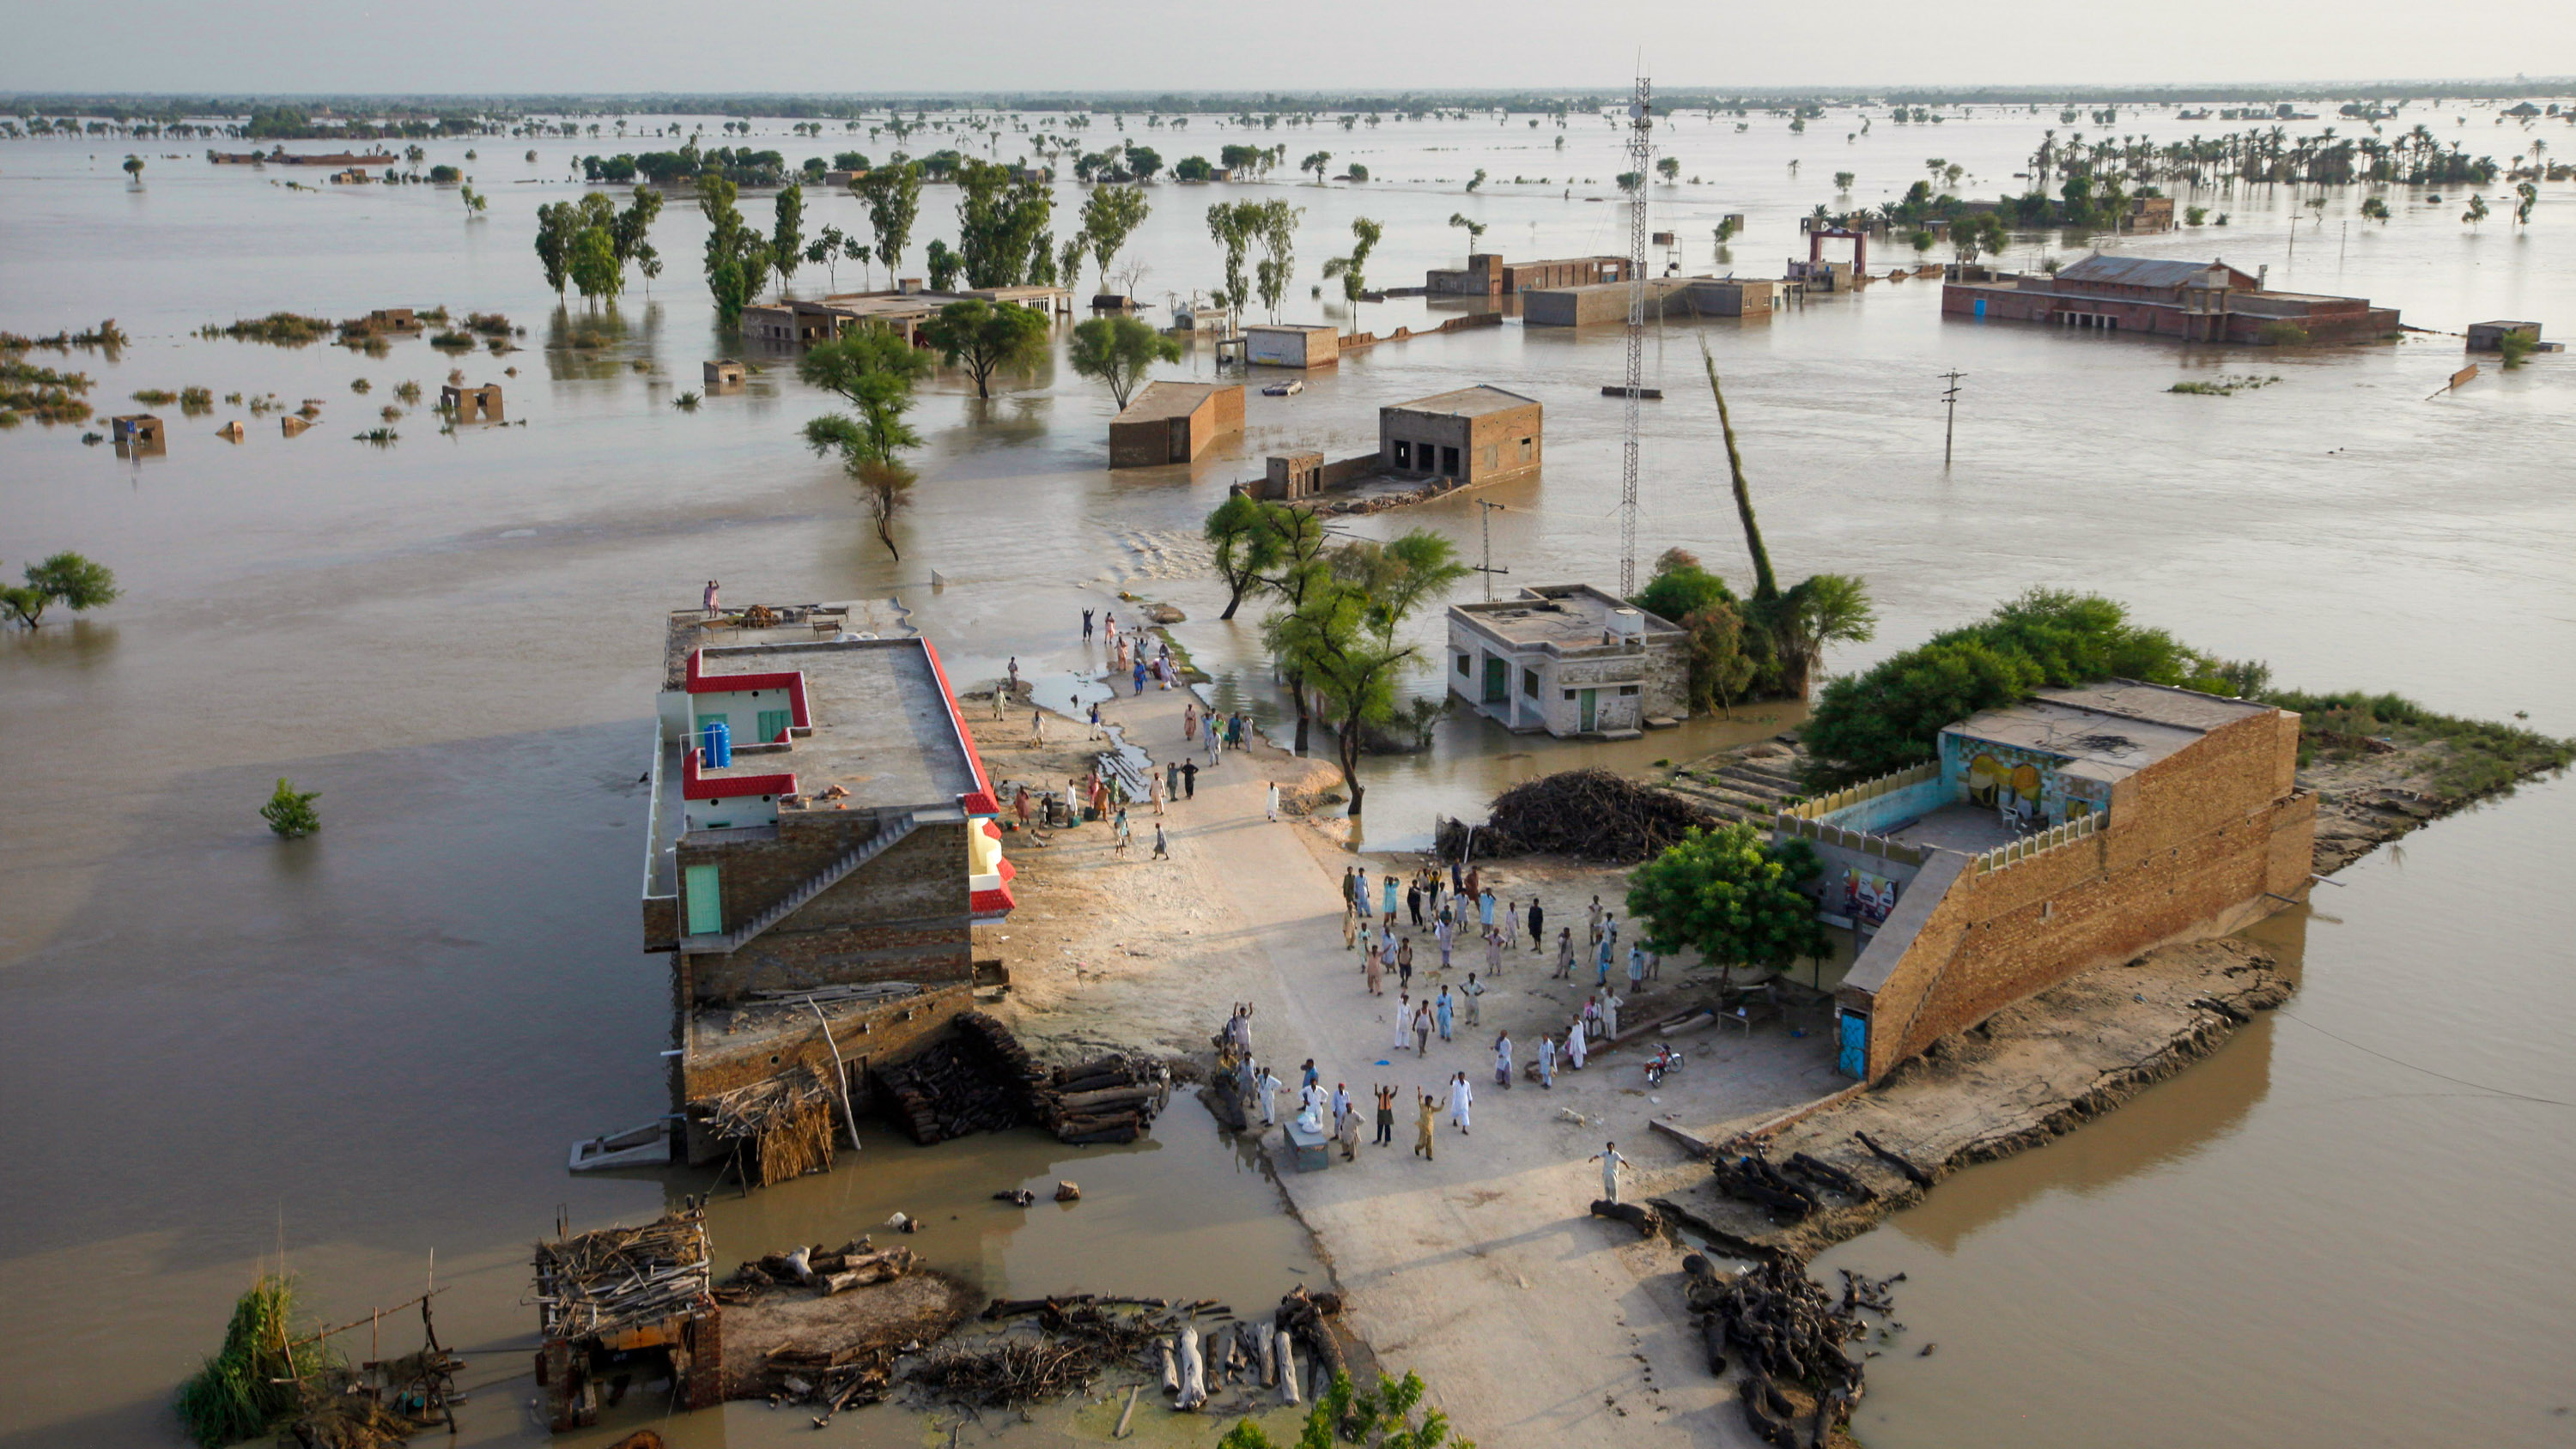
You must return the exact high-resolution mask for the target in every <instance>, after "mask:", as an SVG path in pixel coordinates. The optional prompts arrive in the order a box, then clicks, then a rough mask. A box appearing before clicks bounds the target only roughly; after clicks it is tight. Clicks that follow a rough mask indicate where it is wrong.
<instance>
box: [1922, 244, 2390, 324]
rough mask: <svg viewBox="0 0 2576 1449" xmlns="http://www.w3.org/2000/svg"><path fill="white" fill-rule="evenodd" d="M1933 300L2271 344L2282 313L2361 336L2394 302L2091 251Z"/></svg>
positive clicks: (2020, 317) (2025, 317)
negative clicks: (2066, 263) (2053, 269)
mask: <svg viewBox="0 0 2576 1449" xmlns="http://www.w3.org/2000/svg"><path fill="white" fill-rule="evenodd" d="M1941 310H1942V311H1943V312H1945V313H1947V314H1949V315H1951V316H1954V317H1974V318H1978V319H1981V320H1983V319H1989V318H1991V319H1997V320H2007V321H2016V322H2046V323H2050V324H2052V325H2055V326H2059V327H2073V328H2082V329H2086V330H2104V331H2120V332H2149V333H2154V334H2157V335H2160V336H2165V337H2180V338H2182V339H2184V340H2185V341H2191V342H2232V343H2237V344H2240V345H2257V346H2261V345H2271V344H2273V343H2275V342H2277V341H2281V340H2291V341H2295V340H2297V339H2296V338H2288V339H2284V338H2283V337H2282V335H2281V334H2280V333H2279V332H2277V331H2270V332H2269V335H2267V330H2269V329H2272V328H2273V324H2275V323H2287V324H2289V325H2290V326H2292V327H2295V328H2297V329H2298V331H2299V332H2301V333H2303V334H2305V336H2306V339H2307V340H2308V341H2311V342H2366V341H2371V340H2374V339H2376V338H2380V337H2385V336H2387V335H2388V334H2390V333H2392V332H2395V331H2396V330H2397V329H2398V319H2397V311H2396V309H2395V308H2391V307H2373V306H2372V305H2370V303H2369V302H2368V301H2367V300H2365V299H2363V298H2360V297H2322V296H2314V295H2310V294H2308V293H2304V292H2275V291H2270V290H2268V289H2266V288H2265V287H2264V285H2263V279H2262V278H2261V277H2260V276H2249V275H2247V274H2246V273H2244V272H2241V271H2238V270H2237V269H2236V268H2234V267H2231V266H2229V265H2227V264H2226V263H2224V262H2185V261H2172V260H2166V259H2163V258H2156V257H2113V256H2091V257H2086V258H2085V259H2084V260H2082V261H2080V262H2077V263H2076V264H2075V265H2073V266H2071V267H2068V268H2066V269H2065V270H2064V271H2061V272H2059V273H2058V274H2056V275H2055V276H2053V277H2052V276H2048V275H2045V274H2040V273H2026V274H2013V273H2001V274H1994V275H1991V276H1990V277H1988V279H1986V280H1982V281H1965V280H1962V281H1955V282H1947V283H1944V284H1943V285H1942V288H1941Z"/></svg>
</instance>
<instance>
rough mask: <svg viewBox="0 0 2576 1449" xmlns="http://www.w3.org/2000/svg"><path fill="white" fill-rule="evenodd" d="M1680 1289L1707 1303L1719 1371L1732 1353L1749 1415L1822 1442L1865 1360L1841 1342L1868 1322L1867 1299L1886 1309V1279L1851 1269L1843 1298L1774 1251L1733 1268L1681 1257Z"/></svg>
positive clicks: (1779, 1430) (1766, 1426)
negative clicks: (1730, 1273) (1728, 1271)
mask: <svg viewBox="0 0 2576 1449" xmlns="http://www.w3.org/2000/svg"><path fill="white" fill-rule="evenodd" d="M1682 1266H1683V1270H1684V1272H1685V1274H1686V1275H1687V1276H1688V1281H1687V1283H1686V1284H1685V1286H1684V1292H1683V1296H1684V1299H1685V1301H1687V1302H1688V1303H1689V1304H1690V1306H1691V1307H1692V1309H1693V1310H1695V1311H1698V1312H1702V1313H1705V1314H1706V1315H1707V1318H1706V1319H1705V1320H1704V1322H1703V1325H1702V1326H1703V1330H1704V1332H1705V1333H1706V1335H1707V1338H1708V1354H1709V1364H1710V1369H1711V1371H1712V1372H1720V1373H1722V1372H1724V1370H1725V1367H1726V1361H1727V1359H1728V1358H1730V1357H1732V1358H1733V1359H1734V1361H1735V1364H1736V1367H1737V1369H1738V1371H1739V1372H1740V1373H1741V1375H1742V1379H1741V1385H1740V1387H1741V1390H1742V1398H1743V1404H1744V1416H1745V1421H1746V1423H1748V1424H1749V1425H1750V1426H1751V1427H1752V1429H1753V1432H1754V1433H1756V1434H1758V1435H1760V1436H1761V1437H1762V1438H1763V1440H1764V1441H1765V1442H1767V1443H1770V1444H1774V1445H1778V1446H1780V1449H1816V1446H1819V1445H1823V1444H1825V1443H1827V1442H1828V1441H1829V1440H1830V1437H1831V1435H1832V1433H1833V1431H1834V1430H1835V1429H1836V1428H1838V1427H1839V1426H1841V1425H1842V1424H1843V1423H1845V1422H1847V1421H1848V1420H1849V1418H1850V1417H1851V1406H1852V1404H1853V1402H1854V1401H1856V1400H1857V1399H1858V1398H1859V1397H1860V1394H1861V1378H1862V1369H1861V1362H1860V1361H1859V1360H1857V1359H1854V1358H1852V1357H1851V1356H1850V1355H1849V1354H1846V1353H1845V1352H1843V1348H1842V1346H1843V1345H1844V1344H1845V1343H1847V1342H1850V1341H1852V1340H1854V1339H1857V1338H1859V1337H1860V1336H1861V1334H1862V1333H1863V1332H1864V1331H1865V1326H1864V1325H1863V1324H1862V1322H1861V1320H1860V1316H1859V1315H1860V1311H1861V1310H1862V1309H1871V1310H1874V1311H1878V1312H1881V1313H1884V1312H1885V1311H1886V1307H1887V1304H1888V1298H1887V1287H1888V1283H1892V1282H1893V1281H1895V1280H1893V1279H1890V1280H1888V1281H1887V1282H1878V1283H1873V1282H1870V1280H1867V1279H1854V1278H1853V1277H1852V1276H1851V1275H1849V1274H1846V1275H1844V1289H1843V1302H1842V1303H1841V1304H1840V1305H1839V1306H1837V1305H1836V1304H1835V1303H1834V1301H1833V1300H1832V1299H1830V1298H1828V1297H1827V1296H1826V1295H1825V1291H1824V1288H1823V1287H1822V1285H1820V1284H1818V1283H1817V1282H1816V1280H1814V1279H1813V1278H1810V1277H1808V1276H1807V1271H1806V1268H1805V1267H1804V1265H1802V1264H1799V1263H1797V1262H1794V1261H1790V1260H1787V1259H1775V1260H1773V1261H1771V1262H1767V1263H1763V1264H1760V1265H1758V1266H1756V1267H1754V1268H1751V1269H1749V1270H1747V1271H1746V1272H1744V1273H1742V1274H1740V1275H1738V1276H1735V1277H1732V1278H1729V1277H1726V1276H1724V1275H1722V1274H1719V1273H1717V1272H1716V1271H1715V1270H1714V1268H1713V1267H1712V1266H1711V1265H1710V1264H1709V1263H1708V1261H1707V1260H1706V1259H1704V1258H1701V1257H1700V1256H1699V1255H1698V1254H1692V1255H1691V1256H1690V1257H1689V1258H1687V1259H1685V1260H1684V1261H1683V1265H1682Z"/></svg>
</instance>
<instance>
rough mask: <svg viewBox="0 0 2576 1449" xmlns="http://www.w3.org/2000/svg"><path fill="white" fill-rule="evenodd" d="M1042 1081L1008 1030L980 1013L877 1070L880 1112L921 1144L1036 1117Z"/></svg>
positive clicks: (1039, 1115) (1039, 1112)
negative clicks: (881, 1098) (882, 1099)
mask: <svg viewBox="0 0 2576 1449" xmlns="http://www.w3.org/2000/svg"><path fill="white" fill-rule="evenodd" d="M1042 1080H1043V1073H1041V1072H1040V1070H1039V1068H1038V1065H1037V1063H1035V1062H1033V1061H1031V1060H1030V1059H1029V1054H1028V1051H1027V1050H1026V1049H1025V1048H1023V1047H1022V1046H1021V1045H1020V1043H1019V1040H1018V1038H1016V1037H1014V1036H1012V1035H1011V1032H1010V1028H1008V1027H1006V1026H1004V1025H1002V1024H1001V1023H1000V1022H998V1021H995V1020H994V1019H993V1018H992V1017H990V1016H987V1015H985V1014H984V1013H983V1012H980V1011H970V1012H967V1013H966V1014H964V1015H963V1016H960V1017H958V1018H957V1021H956V1024H955V1027H954V1029H953V1030H951V1031H950V1032H949V1034H948V1036H947V1037H946V1039H944V1040H942V1041H939V1042H937V1043H935V1044H933V1045H932V1046H931V1047H929V1048H928V1049H927V1050H925V1051H923V1052H922V1053H921V1054H920V1055H918V1056H916V1057H914V1058H912V1059H911V1060H910V1061H907V1062H904V1063H902V1064H901V1065H899V1066H892V1067H887V1068H884V1069H883V1070H881V1071H879V1072H878V1073H877V1081H878V1084H879V1085H880V1086H882V1087H883V1088H884V1089H885V1094H886V1098H887V1103H886V1109H887V1110H886V1115H887V1116H888V1117H890V1118H892V1119H893V1121H894V1123H895V1125H896V1126H898V1127H900V1128H902V1129H903V1130H904V1131H905V1132H906V1133H907V1134H909V1135H910V1136H911V1138H912V1140H913V1141H915V1142H918V1143H920V1144H922V1145H923V1146H925V1147H927V1146H929V1145H930V1144H932V1143H934V1142H945V1141H947V1140H948V1139H950V1138H952V1137H964V1136H966V1135H968V1134H970V1133H975V1132H998V1131H1001V1130H1002V1129H1004V1128H1008V1127H1018V1126H1021V1125H1023V1124H1025V1123H1029V1122H1035V1121H1039V1120H1042V1118H1043V1116H1044V1113H1043V1111H1042V1109H1041V1105H1040V1102H1039V1097H1038V1083H1039V1082H1040V1081H1042Z"/></svg>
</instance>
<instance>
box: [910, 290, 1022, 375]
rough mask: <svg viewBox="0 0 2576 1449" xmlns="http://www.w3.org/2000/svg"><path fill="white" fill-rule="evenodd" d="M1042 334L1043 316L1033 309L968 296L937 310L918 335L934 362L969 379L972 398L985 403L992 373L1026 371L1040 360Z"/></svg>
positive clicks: (1013, 303) (1011, 303) (1012, 303)
mask: <svg viewBox="0 0 2576 1449" xmlns="http://www.w3.org/2000/svg"><path fill="white" fill-rule="evenodd" d="M1048 331H1049V328H1048V325H1047V319H1046V316H1045V314H1044V313H1041V312H1039V311H1037V310H1036V309H1035V308H1031V307H1023V306H1020V305H1019V304H1017V303H1015V302H987V301H984V300H982V299H981V298H976V297H968V298H965V299H963V300H960V301H955V302H951V303H949V304H948V305H947V306H945V307H942V308H940V309H939V311H938V312H937V313H936V314H934V315H933V316H931V317H930V318H929V319H928V320H927V321H926V322H925V323H924V324H923V325H922V329H921V335H922V339H923V340H924V341H926V342H928V343H929V344H930V345H931V347H933V348H934V349H936V350H937V351H938V353H939V360H940V361H942V362H944V363H946V364H947V365H949V366H950V367H962V368H964V369H965V370H966V375H967V376H969V377H971V378H973V379H975V396H977V397H981V398H989V397H991V396H992V395H993V387H992V383H993V374H994V373H996V372H1005V371H1007V372H1026V371H1027V370H1028V369H1029V368H1030V367H1031V366H1032V365H1033V364H1035V363H1036V361H1037V360H1038V359H1039V358H1040V357H1043V356H1045V355H1046V343H1047V334H1048Z"/></svg>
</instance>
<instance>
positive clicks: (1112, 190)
mask: <svg viewBox="0 0 2576 1449" xmlns="http://www.w3.org/2000/svg"><path fill="white" fill-rule="evenodd" d="M1152 210H1153V208H1152V207H1151V206H1150V205H1149V204H1148V203H1147V202H1146V200H1145V188H1143V187H1141V186H1096V187H1094V188H1092V192H1091V195H1090V196H1089V197H1088V198H1086V199H1085V200H1084V201H1083V203H1082V236H1083V239H1084V241H1085V242H1086V243H1087V244H1088V248H1089V250H1090V252H1091V260H1092V263H1093V265H1095V266H1097V267H1098V268H1099V269H1100V277H1101V281H1102V283H1103V284H1104V285H1105V284H1106V283H1107V282H1108V279H1109V273H1110V269H1111V264H1112V263H1114V262H1115V261H1116V260H1117V258H1118V253H1119V252H1121V251H1123V250H1125V249H1126V246H1127V238H1129V237H1130V236H1133V235H1134V234H1135V232H1136V228H1137V227H1139V226H1142V225H1143V224H1144V222H1145V217H1146V215H1147V214H1148V213H1149V212H1151V211H1152Z"/></svg>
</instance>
